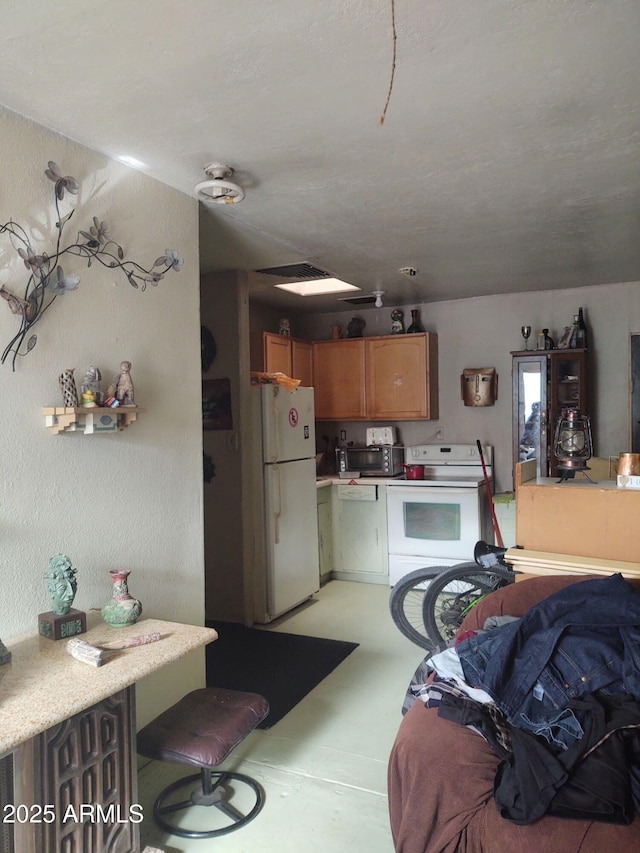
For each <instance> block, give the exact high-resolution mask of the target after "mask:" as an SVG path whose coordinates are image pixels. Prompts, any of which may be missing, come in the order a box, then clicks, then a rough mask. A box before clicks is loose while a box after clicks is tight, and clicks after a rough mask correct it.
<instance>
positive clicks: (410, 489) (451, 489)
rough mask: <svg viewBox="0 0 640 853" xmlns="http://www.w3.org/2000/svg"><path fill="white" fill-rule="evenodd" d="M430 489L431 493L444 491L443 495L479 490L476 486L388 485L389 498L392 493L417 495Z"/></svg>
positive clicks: (469, 492)
mask: <svg viewBox="0 0 640 853" xmlns="http://www.w3.org/2000/svg"><path fill="white" fill-rule="evenodd" d="M427 489H428V490H429V494H430V495H434V494H437V493H438V492H442V493H443V495H444V494H446V495H472V494H473V493H474V492H475V491H478V489H477V488H476V486H473V488H469V489H461V488H457V487H455V486H404V487H403V486H391V485H388V486H387V498H390V497H391V496H392V495H414V496H415V497H417V496H418V495H419V494H420V493H421V492H424V491H425V490H427Z"/></svg>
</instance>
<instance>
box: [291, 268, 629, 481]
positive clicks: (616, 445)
mask: <svg viewBox="0 0 640 853" xmlns="http://www.w3.org/2000/svg"><path fill="white" fill-rule="evenodd" d="M579 306H583V308H584V310H585V316H586V320H587V324H588V326H589V328H590V332H591V343H590V359H591V365H592V368H593V387H592V391H593V397H592V403H591V405H590V411H589V412H588V413H587V414H589V415H590V416H591V418H592V426H593V438H594V455H598V456H617V455H618V453H620V452H621V451H624V450H629V449H630V411H629V399H630V398H629V395H630V335H631V334H638V332H640V283H639V282H632V283H624V284H608V285H601V286H597V287H584V288H575V289H571V290H558V291H541V292H533V293H521V294H510V295H507V296H485V297H478V298H474V299H461V300H455V301H453V300H452V301H449V302H434V303H428V304H423V305H418V306H417V307H419V309H420V316H421V320H422V323H423V325H424V327H425V329H426V330H427V331H430V332H437V333H438V347H439V386H440V418H439V420H438V421H418V422H412V423H409V422H404V423H400V424H398V426H399V429H400V434H401V438H402V441H403V442H404V443H405V444H418V443H421V442H424V441H426V440H427V439H429V437H430V436H433V433H434V432H435V431H436V430H437V429H438V428H441V429H442V430H443V433H444V440H445V441H451V442H456V441H457V442H470V443H474V442H475V440H476V439H480V440H481V441H482V442H483V444H484V443H487V444H491V445H493V447H494V461H495V474H496V490H497V491H510V490H511V489H512V465H511V453H512V449H511V355H510V353H511V351H512V350H519V349H521V348H522V345H523V341H522V337H521V335H520V327H521V325H523V324H529V325H531V326H532V327H533V333H532V337H531V338H530V340H529V346H530V347H531V346H535V343H534V342H533V341H534V340H535V339H534V335H535V332H536V331H537V330H538V329H540V328H542V327H545V328H547V327H548V328H549V329H550V334H551V336H552V337H554V338H555V339H557V338H558V337H559V335H560V332H561V331H562V327H563V326H567V325H571V322H572V318H573V314H574V313H576V312H577V309H578V307H579ZM392 308H393V306H387V305H385V306H384V308H381V309H375V308H371V309H357V310H356V311H355V312H353V311H352V312H350V313H348V314H347V313H345V312H341V313H335V314H315V315H307V316H306V317H299V318H298V319H297V320H296V328H297V332H296V333H297V334H299V335H300V336H301V337H303V338H306V339H307V340H314V339H317V340H320V339H326V338H328V337H329V334H328V330H329V328H330V325H331V324H332V323H337V322H339V323H341V324H342V325H343V327H344V328H345V329H346V324H347V323H348V321H349V319H350V316H351V314H352V313H356V314H357V316H360V317H363V318H364V319H365V320H366V323H367V325H366V327H365V330H364V333H365V335H379V334H389V332H390V325H391V320H390V313H391V310H392ZM403 310H404V320H405V327H406V325H408V323H409V322H410V316H411V315H410V310H409V308H405V309H403ZM465 367H495V368H496V370H497V372H498V377H499V387H498V400H497V402H496V404H495V405H494V406H490V407H486V408H477V409H475V408H470V407H466V406H464V404H463V402H462V400H461V397H460V374H461V373H462V370H463V369H464V368H465ZM365 426H366V425H365V424H355V423H352V424H323V425H321V427H320V429H319V430H318V434H319V435H322V434H323V433H325V434H326V433H327V432H328V431H329V430H333V432H332V433H331V434H332V435H333V434H337V433H336V430H337V429H339V428H341V427H342V428H344V429H346V430H347V440H348V441H354V442H355V443H359V442H362V441H364V437H365V434H364V430H365ZM320 449H322V450H323V449H324V447H320Z"/></svg>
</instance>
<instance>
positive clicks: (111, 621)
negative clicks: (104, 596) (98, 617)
mask: <svg viewBox="0 0 640 853" xmlns="http://www.w3.org/2000/svg"><path fill="white" fill-rule="evenodd" d="M130 574H131V570H130V569H111V570H110V572H109V577H110V578H111V581H112V583H113V593H112V595H111V600H110V601H108V602H107V603H106V604H105V606H104V607H103V608H102V611H101V612H102V618H103V619H104V621H105V622H106V623H107V624H108V625H111V627H112V628H123V627H124V626H125V625H133V624H134V623H135V622H137V621H138V617H139V616H140V614H141V613H142V604H141V603H140V602H139V601H138V599H137V598H134V597H133V596H132V595H129V587H128V584H127V578H128V577H129V575H130Z"/></svg>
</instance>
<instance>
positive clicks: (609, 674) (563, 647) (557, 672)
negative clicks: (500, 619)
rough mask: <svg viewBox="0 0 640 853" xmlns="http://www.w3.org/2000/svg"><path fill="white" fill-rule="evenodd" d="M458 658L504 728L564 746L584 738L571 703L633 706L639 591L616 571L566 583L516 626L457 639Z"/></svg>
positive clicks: (639, 681) (638, 667) (639, 683)
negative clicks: (620, 701) (629, 701)
mask: <svg viewBox="0 0 640 853" xmlns="http://www.w3.org/2000/svg"><path fill="white" fill-rule="evenodd" d="M458 654H459V655H460V660H461V663H462V668H463V671H464V673H465V678H466V679H467V681H468V682H469V684H471V685H472V686H474V687H482V688H484V689H485V690H486V691H487V692H488V693H489V694H490V695H491V696H492V697H493V698H494V700H495V702H496V704H497V705H498V707H499V708H500V710H501V711H502V712H503V714H504V715H505V717H506V719H507V720H508V722H509V723H511V725H514V726H517V727H519V728H523V729H526V730H528V731H532V732H534V733H536V734H539V735H542V736H544V737H546V739H547V740H548V741H549V742H550V743H554V744H556V745H558V746H561V747H566V746H569V745H570V744H571V743H573V742H575V740H576V739H579V738H580V737H581V736H582V734H583V728H582V726H581V724H580V720H579V719H578V718H577V717H576V716H575V715H574V714H573V712H572V711H570V710H569V709H568V705H569V702H570V701H571V700H572V699H580V698H582V697H584V696H587V695H588V694H591V693H594V692H596V691H602V692H604V693H605V694H609V695H620V694H629V695H631V696H633V697H634V699H636V700H637V701H640V594H639V593H638V592H636V591H635V590H634V589H633V587H632V586H631V585H630V584H628V583H627V582H626V581H625V580H624V578H623V577H622V575H619V574H617V575H611V576H610V577H607V578H598V579H596V580H586V581H582V582H580V583H576V584H572V585H571V586H568V587H566V588H565V589H562V590H560V591H559V592H556V593H554V595H551V596H549V597H548V598H546V599H544V601H541V602H539V603H538V604H536V605H534V607H532V608H531V609H530V610H529V611H528V612H527V613H526V614H525V615H524V616H523V617H522V619H520V620H519V621H518V622H513V623H511V624H508V625H505V626H503V627H500V628H495V629H493V630H492V631H489V632H488V633H486V634H480V635H478V636H475V637H470V638H468V639H467V640H463V641H462V642H461V643H460V644H459V645H458Z"/></svg>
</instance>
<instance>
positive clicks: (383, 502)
mask: <svg viewBox="0 0 640 853" xmlns="http://www.w3.org/2000/svg"><path fill="white" fill-rule="evenodd" d="M331 489H332V492H333V494H332V496H331V501H332V529H333V574H332V577H333V578H334V579H336V580H350V581H360V582H363V583H380V584H388V583H389V555H388V546H387V497H386V492H387V487H386V486H385V485H380V484H378V485H371V486H370V485H362V484H360V485H334V486H332V487H331Z"/></svg>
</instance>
